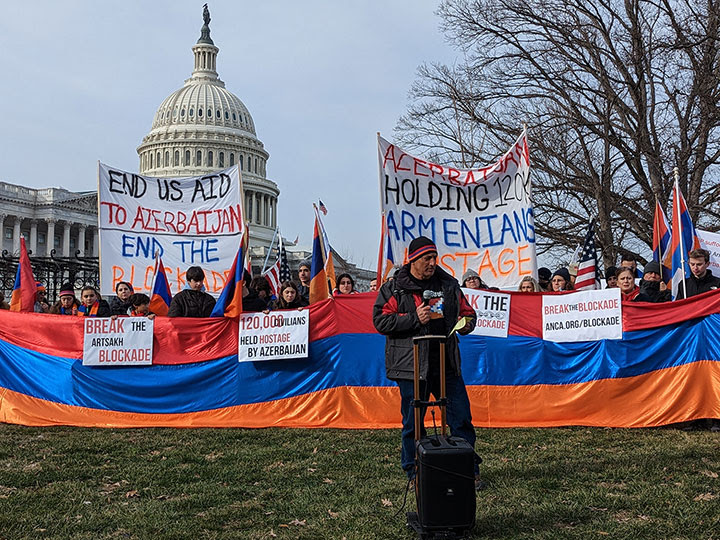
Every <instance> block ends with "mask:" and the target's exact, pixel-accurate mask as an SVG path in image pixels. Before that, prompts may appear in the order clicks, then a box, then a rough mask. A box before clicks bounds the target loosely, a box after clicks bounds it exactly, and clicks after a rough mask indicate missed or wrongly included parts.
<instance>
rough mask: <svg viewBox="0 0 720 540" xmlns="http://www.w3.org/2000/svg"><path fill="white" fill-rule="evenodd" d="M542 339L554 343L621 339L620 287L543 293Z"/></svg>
mask: <svg viewBox="0 0 720 540" xmlns="http://www.w3.org/2000/svg"><path fill="white" fill-rule="evenodd" d="M542 301H543V302H542V324H543V339H544V340H547V341H555V342H578V341H598V340H601V339H622V303H621V302H620V289H618V288H612V289H603V290H598V291H580V292H575V293H568V294H544V295H543V297H542Z"/></svg>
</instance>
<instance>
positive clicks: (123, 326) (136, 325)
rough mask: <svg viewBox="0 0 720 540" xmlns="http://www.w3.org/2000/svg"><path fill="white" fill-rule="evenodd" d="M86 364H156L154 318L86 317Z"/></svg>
mask: <svg viewBox="0 0 720 540" xmlns="http://www.w3.org/2000/svg"><path fill="white" fill-rule="evenodd" d="M84 323H85V324H84V328H85V334H84V338H83V366H148V365H150V364H152V353H153V329H154V327H155V325H154V322H153V320H152V319H148V318H146V317H118V318H117V319H106V318H99V317H87V318H86V319H85V320H84Z"/></svg>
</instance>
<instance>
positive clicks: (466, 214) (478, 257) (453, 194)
mask: <svg viewBox="0 0 720 540" xmlns="http://www.w3.org/2000/svg"><path fill="white" fill-rule="evenodd" d="M378 159H379V162H380V163H379V165H380V199H381V209H382V210H383V211H384V212H385V218H386V222H387V231H388V238H389V245H390V249H391V250H392V253H393V256H394V258H395V261H399V262H402V261H403V260H407V248H408V246H409V244H410V242H411V241H412V240H413V239H414V238H417V237H418V236H426V237H428V238H430V239H431V240H432V241H433V242H434V243H435V245H436V246H437V251H438V264H439V265H440V266H441V267H442V268H443V270H445V271H447V272H449V273H450V274H451V275H452V276H453V277H454V278H456V279H458V280H460V279H461V276H462V275H463V274H464V273H465V272H466V271H467V270H469V269H472V270H475V271H476V272H477V273H478V274H480V277H482V279H483V280H484V281H485V282H486V283H487V284H488V285H490V286H491V287H498V288H500V289H511V290H514V289H516V288H517V286H518V283H520V280H521V279H522V278H523V277H525V276H533V277H535V278H537V263H536V259H535V221H534V217H533V207H532V199H531V195H532V194H531V182H530V152H529V150H528V144H527V135H526V133H525V132H523V133H522V135H521V136H520V137H519V138H518V140H517V141H515V143H514V144H513V145H512V146H511V147H510V149H509V150H508V151H507V152H506V153H505V154H504V155H503V156H502V157H500V158H499V159H498V160H497V161H496V162H495V163H493V164H491V165H488V166H485V167H479V168H477V169H460V168H454V167H452V166H446V165H439V164H437V163H432V162H430V161H427V160H424V159H421V158H419V157H416V156H413V155H411V154H408V153H407V152H405V151H404V150H403V149H401V148H399V147H398V146H395V145H394V144H392V143H390V142H388V141H386V140H385V139H383V138H382V137H378Z"/></svg>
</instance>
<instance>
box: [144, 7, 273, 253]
mask: <svg viewBox="0 0 720 540" xmlns="http://www.w3.org/2000/svg"><path fill="white" fill-rule="evenodd" d="M203 20H204V24H203V26H202V28H201V30H200V39H198V41H197V43H196V44H195V45H194V46H193V48H192V51H193V56H194V68H193V72H192V75H191V76H190V78H189V79H187V80H186V81H185V85H184V86H183V87H182V88H180V89H179V90H176V91H175V92H173V93H172V94H170V95H169V96H168V97H167V98H165V100H164V101H163V102H162V103H161V104H160V107H158V110H157V112H156V113H155V117H154V118H153V123H152V129H151V130H150V133H148V134H147V135H146V136H145V137H144V138H143V140H142V143H141V144H140V146H138V148H137V153H138V156H139V157H140V174H142V175H144V176H152V177H160V178H167V177H186V176H200V175H203V174H207V173H209V172H212V171H218V170H222V169H226V168H227V167H230V166H232V165H235V164H238V165H239V167H240V170H241V175H242V181H243V187H244V190H245V213H246V216H245V219H246V220H247V221H249V222H250V245H251V246H253V247H256V248H258V247H263V248H266V247H268V246H269V245H270V242H271V240H272V237H273V232H274V231H275V227H276V225H277V199H278V195H279V194H280V190H279V189H278V187H277V184H276V183H275V182H273V181H272V180H269V179H268V178H267V176H266V174H267V172H266V165H267V160H268V158H269V154H268V152H267V151H266V150H265V147H264V146H263V143H262V142H261V141H260V139H258V138H257V134H256V132H255V123H254V122H253V119H252V116H251V115H250V111H248V109H247V107H246V106H245V104H244V103H243V102H242V101H240V99H239V98H238V97H237V96H236V95H235V94H233V93H232V92H230V91H228V90H227V89H226V88H225V83H224V82H223V81H221V80H220V78H219V77H218V73H217V67H216V61H217V55H218V52H219V50H220V49H218V48H217V47H216V46H215V44H214V43H213V40H212V39H211V38H210V13H209V11H208V9H207V5H206V6H205V8H204V10H203Z"/></svg>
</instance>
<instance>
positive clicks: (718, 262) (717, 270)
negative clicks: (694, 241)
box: [695, 229, 720, 277]
mask: <svg viewBox="0 0 720 540" xmlns="http://www.w3.org/2000/svg"><path fill="white" fill-rule="evenodd" d="M695 232H696V233H697V236H698V240H700V247H701V248H703V249H707V250H708V251H709V252H710V266H708V268H709V270H710V271H711V272H712V274H713V276H715V277H718V276H720V234H718V233H712V232H708V231H701V230H699V229H695Z"/></svg>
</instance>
